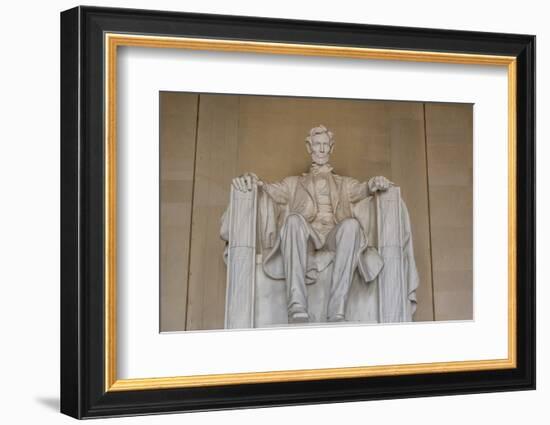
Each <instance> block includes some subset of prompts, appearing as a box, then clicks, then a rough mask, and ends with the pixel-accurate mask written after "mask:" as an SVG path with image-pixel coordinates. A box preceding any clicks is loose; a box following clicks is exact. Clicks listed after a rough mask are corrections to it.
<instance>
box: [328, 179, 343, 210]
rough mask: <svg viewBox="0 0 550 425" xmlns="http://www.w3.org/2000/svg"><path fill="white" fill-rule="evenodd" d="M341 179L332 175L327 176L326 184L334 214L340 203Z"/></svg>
mask: <svg viewBox="0 0 550 425" xmlns="http://www.w3.org/2000/svg"><path fill="white" fill-rule="evenodd" d="M341 180H342V179H340V178H339V176H337V175H335V174H334V173H330V174H329V178H328V184H329V187H330V203H331V204H332V211H334V213H336V208H337V207H338V204H339V203H340V196H339V194H340V191H341V189H342V187H341V186H342V181H341Z"/></svg>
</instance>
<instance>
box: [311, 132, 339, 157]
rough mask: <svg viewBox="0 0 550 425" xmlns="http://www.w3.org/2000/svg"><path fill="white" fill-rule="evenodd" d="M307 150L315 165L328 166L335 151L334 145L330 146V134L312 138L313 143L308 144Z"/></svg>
mask: <svg viewBox="0 0 550 425" xmlns="http://www.w3.org/2000/svg"><path fill="white" fill-rule="evenodd" d="M306 149H307V151H308V153H309V154H310V155H311V161H312V162H313V163H314V164H318V165H323V164H326V163H327V162H328V160H329V158H330V154H331V153H332V150H333V149H334V144H332V145H331V144H330V138H329V137H328V134H325V133H321V134H316V135H315V136H313V137H312V138H311V142H307V143H306Z"/></svg>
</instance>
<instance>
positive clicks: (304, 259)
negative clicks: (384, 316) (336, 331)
mask: <svg viewBox="0 0 550 425" xmlns="http://www.w3.org/2000/svg"><path fill="white" fill-rule="evenodd" d="M305 141H306V149H307V152H308V153H309V154H310V155H311V162H312V163H311V168H310V170H309V172H307V173H304V174H303V175H301V176H290V177H286V178H284V179H283V180H282V181H280V182H273V183H268V182H264V181H262V180H261V179H260V178H259V177H258V176H257V175H256V174H254V173H251V172H249V173H245V174H244V175H242V176H239V177H236V178H234V179H233V181H232V186H233V190H234V191H238V192H240V193H246V192H250V191H252V190H256V189H255V188H258V189H257V190H258V192H261V193H262V196H263V198H264V199H263V201H261V202H263V206H262V205H258V207H257V208H259V210H260V211H261V212H262V211H263V214H260V216H259V218H258V220H260V222H259V224H257V226H259V227H260V228H261V233H262V234H261V235H260V239H262V240H263V241H264V246H265V247H268V248H269V249H268V250H267V251H266V255H265V254H264V256H263V270H264V273H265V274H266V275H267V276H269V277H270V278H271V279H279V280H284V282H285V284H286V295H287V308H288V321H289V323H305V322H309V321H310V313H309V311H308V296H307V287H306V285H309V284H312V283H314V282H315V281H316V278H317V276H318V274H319V271H320V269H323V268H324V267H326V266H327V264H328V263H329V262H330V263H331V265H332V273H331V281H330V286H329V290H328V294H327V295H328V303H327V308H326V314H327V317H326V320H327V321H329V322H342V321H346V303H347V301H348V296H349V293H350V287H351V285H352V280H353V277H354V274H355V273H356V272H358V273H359V275H360V276H361V279H362V280H363V281H364V282H365V283H367V282H371V281H373V280H374V279H375V278H376V277H377V276H378V275H379V273H380V271H381V269H382V268H383V266H384V258H383V256H381V255H380V253H379V251H378V250H377V249H376V248H375V247H374V246H373V245H372V244H371V243H370V242H371V241H369V229H368V228H369V226H371V225H372V223H371V221H372V220H373V217H372V216H370V215H369V214H367V213H365V209H361V208H355V205H356V204H358V203H360V202H361V201H363V200H365V199H366V198H369V197H373V195H375V194H376V193H383V192H385V191H388V189H390V188H391V187H393V186H394V185H393V183H392V182H390V181H389V180H388V179H387V178H385V177H382V176H377V177H373V178H371V179H370V180H369V181H368V182H360V181H358V180H356V179H354V178H352V177H345V176H340V175H338V174H335V173H334V172H333V169H332V166H331V165H330V163H329V159H330V155H331V154H332V152H333V150H334V145H335V140H334V135H333V133H332V132H331V131H329V130H328V129H327V128H326V127H324V126H323V125H320V126H318V127H315V128H312V129H311V130H310V132H309V135H308V137H307V138H306V140H305ZM399 202H401V201H400V198H399ZM266 203H267V204H266ZM268 204H272V205H273V206H274V208H276V210H277V211H278V213H272V211H273V208H266V205H268ZM403 207H404V205H403ZM403 214H404V218H405V221H406V224H407V226H406V227H407V229H405V230H408V215H407V213H406V210H405V211H404V213H403ZM271 215H274V217H271ZM400 215H401V214H400ZM398 220H399V219H398ZM224 221H227V218H225V219H224V220H222V223H223V222H224ZM379 225H380V224H379ZM255 226H256V224H255ZM226 227H227V226H226ZM225 233H227V232H226V231H225ZM394 233H395V232H394ZM401 233H403V232H401ZM409 234H410V229H409ZM222 237H224V226H223V224H222ZM224 239H226V240H228V237H227V235H226V236H225V237H224ZM408 245H410V248H411V250H410V255H409V256H408V257H409V258H410V259H412V260H409V263H408V264H407V265H405V266H406V267H408V268H409V269H411V267H412V269H411V270H412V272H411V273H408V275H409V276H408V278H409V283H407V285H406V288H405V289H404V292H405V297H406V298H407V299H406V302H407V304H410V305H411V307H409V312H411V314H412V312H414V305H415V303H416V299H415V296H414V291H415V290H416V287H417V285H418V283H417V280H418V278H417V276H416V268H415V266H414V258H412V243H409V244H408ZM319 251H328V252H329V253H330V254H331V255H329V256H326V257H322V258H326V260H324V264H323V260H321V261H319V260H317V261H312V260H311V257H312V254H314V253H316V252H319ZM411 261H412V264H411ZM402 266H403V263H402V262H400V263H399V270H397V275H400V276H402V275H403V271H402V270H401V268H402ZM394 274H395V273H394ZM411 276H412V278H411ZM411 279H412V280H411ZM396 296H397V297H401V294H397V295H396ZM381 321H382V320H381Z"/></svg>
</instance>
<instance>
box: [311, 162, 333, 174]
mask: <svg viewBox="0 0 550 425" xmlns="http://www.w3.org/2000/svg"><path fill="white" fill-rule="evenodd" d="M331 171H332V166H331V165H330V164H323V165H318V164H311V168H310V173H311V174H313V175H317V174H322V173H330V172H331Z"/></svg>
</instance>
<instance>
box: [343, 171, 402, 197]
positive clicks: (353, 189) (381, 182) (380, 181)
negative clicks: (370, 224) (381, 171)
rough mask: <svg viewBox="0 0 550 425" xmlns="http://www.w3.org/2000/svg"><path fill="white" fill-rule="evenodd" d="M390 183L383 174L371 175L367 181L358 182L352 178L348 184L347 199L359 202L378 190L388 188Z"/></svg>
mask: <svg viewBox="0 0 550 425" xmlns="http://www.w3.org/2000/svg"><path fill="white" fill-rule="evenodd" d="M392 185H393V183H392V182H391V181H389V180H388V179H387V178H386V177H383V176H376V177H372V178H371V179H369V181H368V182H360V181H359V180H355V179H353V178H352V179H351V180H350V183H349V185H348V187H349V189H348V190H349V193H348V196H349V200H350V201H351V202H353V203H354V202H359V201H361V200H363V199H365V198H367V197H369V196H372V195H374V194H375V193H376V192H378V191H384V190H388V189H389V187H390V186H392Z"/></svg>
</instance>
